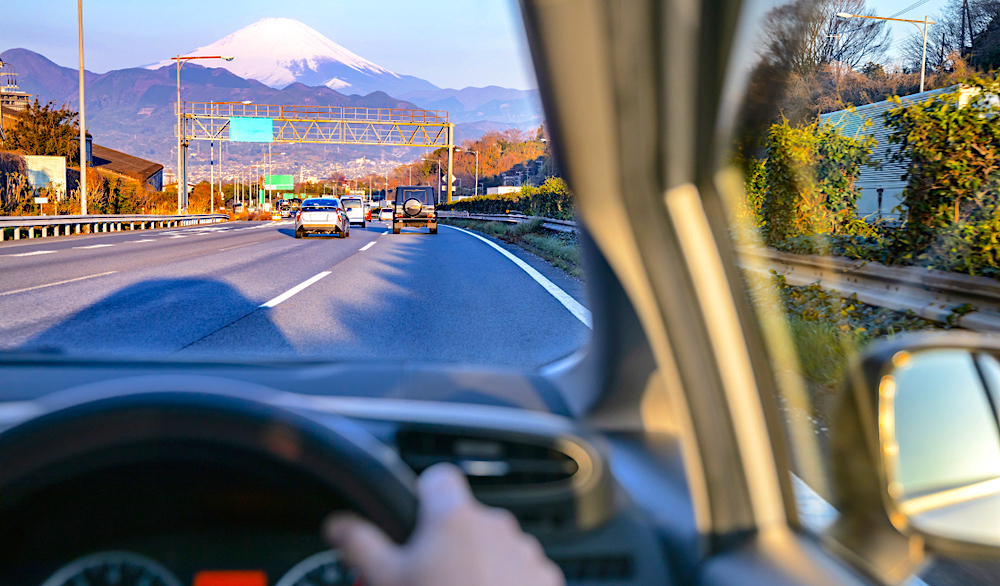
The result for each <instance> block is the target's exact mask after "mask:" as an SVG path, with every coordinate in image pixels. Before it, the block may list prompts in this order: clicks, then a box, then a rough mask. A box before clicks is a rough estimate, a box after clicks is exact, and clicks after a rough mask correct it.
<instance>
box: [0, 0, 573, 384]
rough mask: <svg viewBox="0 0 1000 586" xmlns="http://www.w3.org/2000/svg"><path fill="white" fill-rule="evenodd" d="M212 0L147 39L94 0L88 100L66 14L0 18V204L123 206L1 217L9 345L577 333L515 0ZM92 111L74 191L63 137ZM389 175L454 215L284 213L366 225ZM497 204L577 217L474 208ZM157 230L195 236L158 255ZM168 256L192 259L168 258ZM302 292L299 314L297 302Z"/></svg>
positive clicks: (502, 339)
mask: <svg viewBox="0 0 1000 586" xmlns="http://www.w3.org/2000/svg"><path fill="white" fill-rule="evenodd" d="M221 1H222V4H220V5H219V8H220V10H219V11H218V12H219V14H220V15H222V16H221V17H220V18H219V19H215V18H213V21H212V26H202V27H194V28H190V27H186V26H183V25H182V24H181V23H185V22H187V23H191V22H204V16H205V15H204V11H203V8H204V7H203V6H201V7H199V6H198V5H196V4H184V5H183V6H182V5H177V6H173V7H172V8H171V10H172V12H171V15H172V16H171V18H169V19H166V20H165V21H163V22H159V21H158V22H157V24H156V25H155V26H154V27H153V28H151V29H150V31H151V32H150V34H148V35H147V34H139V33H138V29H136V27H134V26H133V22H136V21H135V19H136V18H140V15H142V14H145V13H146V12H148V10H149V9H150V8H155V4H154V3H152V2H149V1H148V0H140V1H138V2H134V3H130V4H128V10H125V11H124V12H122V11H117V12H115V11H112V12H111V13H108V14H107V15H105V13H104V12H102V10H104V9H102V8H101V7H100V6H99V5H95V6H93V7H90V8H88V3H87V2H84V3H83V5H82V10H83V11H84V12H85V13H87V14H88V15H89V16H86V15H85V16H84V17H83V19H82V21H83V24H82V27H83V29H84V34H83V39H84V40H83V41H82V43H83V53H84V57H85V63H84V69H86V71H88V72H94V73H93V75H92V76H91V74H89V73H88V74H87V75H88V76H90V77H87V78H86V80H85V83H84V88H83V89H84V92H85V94H86V96H85V98H84V99H83V100H82V103H83V105H84V106H85V111H84V112H83V115H82V116H81V115H80V112H79V105H78V104H79V103H80V100H79V98H78V89H79V88H78V87H77V85H76V83H77V81H76V80H77V75H76V74H75V73H73V72H74V71H77V68H78V67H79V56H80V55H79V51H80V49H79V48H78V43H77V41H78V39H77V37H76V33H75V32H73V34H62V35H56V36H51V35H50V36H48V37H46V35H39V34H38V31H39V30H41V29H40V28H39V27H40V26H41V25H40V24H39V23H42V22H48V21H49V20H50V19H52V18H57V19H64V18H66V17H67V15H69V16H68V18H70V20H68V21H66V22H73V23H76V22H77V20H76V15H75V13H74V14H70V13H71V12H72V11H73V10H76V8H73V9H72V10H70V12H65V10H69V9H66V8H65V7H62V8H58V7H57V6H56V4H57V3H53V2H51V1H50V0H43V1H42V2H40V3H24V4H21V5H19V8H18V11H17V14H16V15H15V14H13V12H8V11H5V12H4V15H3V23H4V27H5V28H9V29H10V30H16V31H18V33H17V35H15V36H10V35H7V34H5V35H3V37H2V39H0V41H6V44H4V43H3V42H0V54H2V56H0V87H2V88H3V94H2V95H3V116H2V125H0V135H2V136H0V216H3V217H5V218H6V217H7V216H15V217H17V218H22V219H23V218H30V217H39V216H46V217H47V216H50V215H59V216H65V215H78V214H81V213H83V212H84V208H86V213H87V214H88V216H105V215H111V216H122V217H121V218H119V220H107V219H104V220H95V221H94V222H93V223H86V222H84V223H81V224H80V225H79V226H77V225H76V224H69V223H66V222H65V221H62V220H60V222H62V223H55V224H52V223H50V224H45V225H38V224H35V225H28V224H23V223H22V225H19V226H17V227H16V228H15V227H14V226H13V225H12V224H10V223H6V219H5V221H4V223H3V225H2V226H0V275H3V277H4V278H3V279H0V316H5V317H6V316H14V315H22V316H25V319H23V320H15V321H16V323H15V322H12V321H10V320H6V319H0V352H2V351H8V350H10V351H33V350H45V351H46V352H49V351H51V352H53V353H60V354H61V355H65V356H69V357H74V356H89V355H96V357H97V358H104V357H117V356H131V357H139V358H154V359H158V358H164V357H167V356H171V357H173V358H177V359H183V358H185V356H191V357H194V356H196V355H197V356H201V357H205V356H207V357H210V358H211V359H220V360H228V359H233V360H243V359H249V360H254V361H256V360H258V359H264V360H284V359H289V360H297V359H302V360H306V359H308V360H330V361H336V362H352V361H356V360H359V361H368V362H370V361H371V360H384V359H391V360H395V361H398V363H401V362H402V361H407V360H415V361H420V362H430V363H446V364H459V365H462V364H464V365H472V366H490V367H504V368H512V369H518V370H521V369H523V370H527V371H530V372H533V371H535V370H536V369H539V368H542V367H545V366H546V365H550V364H552V363H553V362H556V361H559V360H562V359H564V358H566V357H568V356H571V355H573V354H574V353H575V352H576V351H577V350H579V349H581V348H583V347H585V346H586V343H587V340H588V339H589V338H590V332H591V328H590V311H591V308H589V307H588V302H587V299H586V294H585V290H586V286H585V275H584V273H583V267H582V260H581V256H582V255H581V252H580V241H579V238H578V236H577V233H576V232H575V231H574V228H575V227H574V226H573V225H572V224H573V222H574V221H575V211H574V205H573V196H572V193H571V191H570V189H569V186H568V185H567V183H566V182H565V181H564V179H563V177H562V175H561V174H560V171H559V169H558V168H557V166H556V165H555V164H554V160H553V156H552V149H551V148H550V145H551V143H550V141H549V138H548V130H547V128H548V126H547V122H546V118H545V115H544V112H543V109H542V106H541V95H540V92H539V89H538V82H537V80H536V78H535V73H534V69H533V66H532V64H531V60H530V58H529V54H530V53H529V49H528V44H527V39H526V36H525V32H524V26H523V19H522V15H521V10H520V7H519V6H518V4H517V2H516V1H515V0H500V1H498V2H486V3H484V2H481V1H479V0H449V1H447V2H444V1H433V2H430V3H429V4H428V5H427V8H426V9H422V10H413V9H410V7H407V9H405V10H404V9H401V8H400V5H401V4H400V2H398V0H370V1H367V2H365V3H363V6H364V10H361V9H360V8H359V9H357V10H354V9H352V10H348V11H346V12H345V11H343V10H340V9H339V8H337V7H333V5H330V4H328V3H324V2H319V1H315V0H304V1H303V2H299V4H298V5H297V6H298V8H297V9H295V10H291V11H282V9H281V8H280V7H277V6H270V7H269V8H266V7H265V8H264V9H262V10H257V11H252V12H254V16H253V17H252V18H250V17H247V16H246V14H245V13H244V12H245V11H243V10H242V8H244V6H242V5H241V4H240V3H238V2H236V0H221ZM96 4H99V3H96ZM74 6H75V5H74ZM357 6H362V5H361V4H358V5H357ZM199 8H201V9H202V10H199ZM64 9H65V10H64ZM90 10H93V12H88V11H90ZM240 13H243V14H242V15H241V16H238V14H240ZM373 26H374V27H375V28H374V29H373V28H372V27H373ZM43 28H44V27H43ZM372 30H378V31H379V32H378V33H376V34H367V33H365V34H361V33H359V32H358V31H372ZM74 31H75V29H74ZM427 31H448V33H447V35H446V36H447V39H448V42H446V43H438V42H431V43H428V42H426V41H427V38H426V36H427ZM44 38H48V41H52V42H51V43H50V42H48V41H44V42H43V40H44ZM456 47H462V50H461V51H459V52H458V53H456V50H455V48H456ZM459 53H460V54H461V55H459ZM97 72H99V73H97ZM60 80H62V81H60ZM108 88H110V89H108ZM105 89H107V91H110V94H108V93H106V91H105ZM35 100H37V101H38V104H37V105H36V104H35ZM52 112H58V114H52ZM178 118H180V120H178ZM81 119H83V120H84V124H85V126H86V129H85V130H86V132H87V133H89V135H90V137H91V138H90V139H88V140H85V141H84V157H85V158H86V157H87V154H86V153H87V152H88V150H87V149H88V147H89V149H90V150H89V152H90V158H89V161H88V164H87V165H85V166H84V169H86V174H87V182H86V183H82V182H81V181H80V166H79V159H80V156H79V154H80V150H79V148H78V147H77V148H74V147H73V146H72V145H73V144H77V145H78V143H73V137H75V136H79V121H80V120H81ZM21 121H24V124H23V125H22V124H21ZM38 128H44V129H47V130H46V132H51V137H50V138H51V139H52V140H49V141H46V140H42V139H39V138H38V137H37V136H36V135H35V134H33V132H34V130H35V129H38ZM178 129H180V130H181V131H182V133H181V134H182V135H181V136H180V137H178V132H177V130H178ZM449 155H450V156H449ZM35 157H42V158H35ZM44 157H53V159H44ZM56 159H58V163H57V162H56ZM42 167H44V168H45V169H46V171H45V173H41V172H40V171H39V172H37V173H36V168H38V169H40V168H42ZM50 171H51V174H49V173H50ZM59 173H62V174H61V175H60V176H59V177H58V178H57V177H56V175H57V174H59ZM91 184H93V185H91ZM400 187H403V188H412V189H408V190H407V189H404V196H405V197H404V199H405V198H409V197H416V198H418V200H419V201H420V202H421V203H423V204H427V203H435V202H438V201H440V203H441V205H442V212H444V211H445V210H444V209H443V208H446V207H449V206H451V207H450V208H449V209H448V210H447V211H449V212H451V214H442V215H440V216H439V215H436V214H435V215H431V216H428V215H426V214H423V215H421V216H420V217H419V218H417V217H414V216H413V215H412V214H411V215H408V216H406V218H400V220H401V221H400V222H397V223H395V224H393V225H392V227H391V228H390V227H388V226H383V229H382V230H374V229H371V228H370V226H366V227H365V228H361V227H357V226H355V227H353V228H351V229H349V230H348V229H344V230H343V231H340V230H329V229H327V227H325V226H323V225H317V227H315V229H314V228H313V227H312V223H313V222H317V221H318V220H317V219H315V218H308V219H309V220H310V222H309V224H310V227H305V228H304V227H303V226H302V224H304V222H302V221H299V222H296V221H295V219H296V217H298V218H299V220H302V216H300V215H299V214H298V213H297V212H292V213H291V214H289V213H287V211H288V210H298V211H301V212H303V213H304V214H305V213H308V212H313V211H330V210H334V209H337V208H338V206H341V205H342V206H343V207H344V208H346V209H348V210H350V211H349V214H350V215H351V216H352V218H353V219H354V220H356V223H361V220H362V218H361V217H360V216H359V215H358V214H357V212H358V211H364V212H365V213H366V214H367V213H369V212H373V211H374V210H375V209H377V208H381V207H388V208H391V209H389V210H388V211H383V212H382V213H386V214H387V215H384V216H382V218H381V219H382V220H383V221H385V220H390V219H392V215H393V214H392V210H394V209H395V208H394V207H392V206H394V204H395V202H396V197H397V189H398V188H400ZM477 195H478V196H479V197H478V199H477V197H476V196H477ZM42 200H44V203H40V202H41V201H42ZM400 203H402V200H401V201H400ZM84 204H85V205H84ZM366 204H367V205H366ZM500 208H502V210H503V213H506V210H507V209H510V210H511V211H512V212H518V213H521V214H522V215H524V214H530V215H536V216H543V217H550V218H553V219H556V220H559V221H560V222H566V223H567V225H568V226H569V227H565V226H563V225H562V224H560V225H559V227H560V230H562V231H560V230H555V229H550V228H547V227H546V226H545V225H544V224H543V223H535V222H529V223H526V224H525V225H523V226H520V228H518V229H514V226H513V224H508V222H506V221H503V220H502V219H497V220H490V221H487V220H481V221H480V220H474V219H470V218H469V217H468V214H469V213H472V214H473V215H479V214H480V212H486V211H489V212H493V211H495V210H496V209H500ZM422 211H423V210H421V212H422ZM207 215H212V216H213V217H211V218H204V217H199V218H192V217H191V216H207ZM145 216H153V217H154V218H155V221H152V220H150V219H149V218H148V217H145ZM444 216H450V217H447V218H446V217H444ZM137 217H141V219H136V218H137ZM368 217H369V219H372V218H371V216H368ZM325 219H329V218H325ZM373 219H375V220H378V219H379V218H378V217H375V218H373ZM404 220H405V221H404ZM25 221H27V220H25ZM516 221H518V222H519V221H520V220H516ZM67 227H68V228H69V229H70V230H67ZM385 228H388V230H386V229H385ZM15 231H16V234H17V235H16V236H15ZM132 231H135V234H133V233H132ZM70 232H72V233H70ZM386 232H388V233H386ZM394 232H398V233H394ZM56 234H58V236H55V235H56ZM195 236H197V238H195ZM15 238H16V239H17V240H16V241H15V240H14V239H15ZM126 242H128V243H129V244H125V243H126ZM167 244H172V245H179V246H181V248H183V249H184V251H183V252H182V251H178V255H179V256H176V255H170V254H162V251H163V249H162V248H161V247H163V246H166V245H167ZM494 245H495V246H500V247H501V248H503V247H508V248H509V249H510V250H513V252H512V253H511V256H504V255H501V254H499V253H498V252H497V250H496V249H495V248H494V247H493V246H494ZM366 246H367V248H365V247H366ZM15 248H17V250H14V249H15ZM404 249H405V250H404ZM504 250H507V249H504ZM157 251H159V252H157ZM16 254H31V255H32V256H14V255H16ZM90 255H96V256H98V257H100V258H98V259H90ZM217 256H218V258H219V264H214V262H215V261H214V260H210V259H214V258H216V257H217ZM43 258H49V259H54V262H55V265H53V266H51V267H49V268H42V265H41V264H37V263H38V262H39V261H40V260H41V259H43ZM178 258H184V259H192V260H190V266H189V267H188V268H190V270H187V269H183V270H182V269H181V268H180V265H177V264H174V265H170V264H168V260H169V259H175V260H176V259H178ZM17 259H20V260H17ZM194 259H197V260H194ZM352 259H353V260H352ZM522 259H528V260H522ZM90 260H93V261H94V262H93V263H91V262H90ZM185 262H187V261H185ZM519 263H521V264H519ZM186 266H187V265H186ZM236 267H246V268H247V272H242V271H243V269H242V268H241V269H239V270H237V269H236ZM525 267H527V269H526V268H525ZM529 269H530V270H529ZM95 275H96V276H95ZM317 275H320V276H321V277H320V278H318V279H317V280H312V279H313V278H314V277H316V276H317ZM53 283H58V284H55V285H53ZM88 285H95V286H94V287H88ZM289 292H292V293H291V294H290V295H288V296H286V295H285V294H286V293H289ZM274 300H278V301H276V302H275V304H274V305H273V307H272V306H268V305H267V304H268V303H270V302H272V301H274ZM442 304H445V305H448V306H449V309H448V310H447V311H443V310H442V309H441V308H442V307H443V305H442ZM262 306H267V307H266V311H265V310H261V311H257V312H256V313H254V315H253V316H252V317H251V316H250V315H249V314H247V313H246V311H245V310H246V309H247V308H258V307H262ZM288 307H298V308H307V307H308V308H309V309H308V310H305V311H298V313H297V314H295V315H294V316H292V317H289V313H288V312H286V311H284V310H285V309H287V308H288ZM485 307H490V308H516V310H511V311H507V310H503V311H488V312H487V311H484V309H483V308H485ZM43 308H44V309H43ZM192 308H197V310H192ZM414 308H424V309H414ZM192 311H194V312H193V313H192ZM39 312H41V313H39ZM42 313H44V314H45V315H42ZM29 316H31V317H29ZM94 316H105V317H102V318H96V319H97V322H93V321H91V320H92V318H94ZM111 316H115V317H111ZM150 316H156V317H157V319H155V320H151V319H149V318H150ZM35 318H37V319H35ZM29 322H30V323H29ZM244 328H246V329H244ZM94 331H100V332H102V335H101V340H100V341H99V342H98V341H97V340H95V338H94V337H93V336H92V335H91V332H94ZM366 363H367V362H366ZM516 392H517V391H513V390H512V391H511V394H514V393H516ZM0 399H2V396H0ZM498 401H500V402H503V401H502V400H501V399H498Z"/></svg>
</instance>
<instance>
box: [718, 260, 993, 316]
mask: <svg viewBox="0 0 1000 586" xmlns="http://www.w3.org/2000/svg"><path fill="white" fill-rule="evenodd" d="M736 252H737V254H738V255H739V258H740V265H741V266H742V267H743V268H744V269H747V270H752V271H756V272H758V273H763V274H766V273H769V272H770V271H774V272H776V273H777V274H779V275H783V276H784V277H785V282H787V283H788V284H789V285H800V286H801V285H811V284H814V283H817V284H819V285H820V286H821V287H822V288H824V289H827V290H830V291H836V292H838V293H840V294H841V295H845V296H849V295H851V294H857V296H858V301H861V302H863V303H867V304H869V305H877V306H879V307H887V308H889V309H895V310H897V311H906V310H910V311H912V312H914V313H915V314H917V315H919V316H920V317H923V318H925V319H929V320H932V321H937V322H948V321H951V323H953V324H955V325H958V326H960V327H963V328H966V329H970V330H978V331H984V332H996V331H1000V281H997V280H996V279H991V278H989V277H972V276H969V275H962V274H959V273H948V272H945V271H938V270H933V269H925V268H921V267H891V266H886V265H883V264H881V263H877V262H869V261H863V260H853V259H848V258H843V257H829V256H813V255H804V254H790V253H787V252H779V251H776V250H772V249H768V248H751V247H740V246H738V247H736ZM966 304H967V307H968V309H970V310H971V311H970V312H969V313H965V314H964V315H962V312H955V311H953V310H955V309H956V308H958V307H961V306H963V305H966Z"/></svg>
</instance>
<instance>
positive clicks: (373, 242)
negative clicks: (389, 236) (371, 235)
mask: <svg viewBox="0 0 1000 586" xmlns="http://www.w3.org/2000/svg"><path fill="white" fill-rule="evenodd" d="M372 246H375V241H374V240H372V241H371V242H369V243H368V244H365V245H364V246H362V247H361V248H359V249H358V251H359V252H363V251H365V250H368V249H369V248H371V247H372Z"/></svg>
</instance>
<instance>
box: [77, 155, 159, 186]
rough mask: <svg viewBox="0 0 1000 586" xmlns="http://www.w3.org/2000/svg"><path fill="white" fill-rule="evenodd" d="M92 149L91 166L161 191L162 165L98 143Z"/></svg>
mask: <svg viewBox="0 0 1000 586" xmlns="http://www.w3.org/2000/svg"><path fill="white" fill-rule="evenodd" d="M92 149H93V150H92V153H93V154H92V156H93V161H92V163H91V165H92V166H93V168H95V169H100V170H102V171H107V172H110V173H114V174H115V175H120V176H122V177H128V178H129V179H136V180H138V181H139V182H140V183H144V184H146V186H147V187H149V188H150V189H152V190H153V191H163V165H161V164H159V163H154V162H152V161H147V160H146V159H140V158H139V157H133V156H132V155H128V154H125V153H123V152H120V151H116V150H114V149H109V148H108V147H103V146H101V145H99V144H95V145H93V147H92Z"/></svg>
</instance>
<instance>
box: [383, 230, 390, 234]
mask: <svg viewBox="0 0 1000 586" xmlns="http://www.w3.org/2000/svg"><path fill="white" fill-rule="evenodd" d="M389 232H392V230H386V231H385V232H382V233H383V234H388V233H389Z"/></svg>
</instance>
